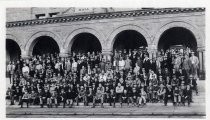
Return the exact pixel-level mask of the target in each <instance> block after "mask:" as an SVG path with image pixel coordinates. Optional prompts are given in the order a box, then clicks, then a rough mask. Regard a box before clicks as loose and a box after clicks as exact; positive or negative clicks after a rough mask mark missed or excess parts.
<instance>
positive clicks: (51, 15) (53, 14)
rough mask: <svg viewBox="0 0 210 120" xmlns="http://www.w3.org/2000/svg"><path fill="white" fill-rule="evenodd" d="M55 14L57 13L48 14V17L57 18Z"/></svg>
mask: <svg viewBox="0 0 210 120" xmlns="http://www.w3.org/2000/svg"><path fill="white" fill-rule="evenodd" d="M57 14H58V12H55V13H49V16H50V17H56V16H57Z"/></svg>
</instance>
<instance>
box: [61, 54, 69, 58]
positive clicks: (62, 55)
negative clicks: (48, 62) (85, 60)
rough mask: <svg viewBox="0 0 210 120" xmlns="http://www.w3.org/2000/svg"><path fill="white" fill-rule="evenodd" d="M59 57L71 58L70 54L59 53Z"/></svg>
mask: <svg viewBox="0 0 210 120" xmlns="http://www.w3.org/2000/svg"><path fill="white" fill-rule="evenodd" d="M59 56H60V57H64V58H65V57H69V54H68V53H59Z"/></svg>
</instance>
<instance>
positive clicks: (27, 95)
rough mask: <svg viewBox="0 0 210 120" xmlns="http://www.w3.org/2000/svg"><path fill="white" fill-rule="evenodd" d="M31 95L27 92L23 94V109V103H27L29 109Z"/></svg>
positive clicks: (21, 102)
mask: <svg viewBox="0 0 210 120" xmlns="http://www.w3.org/2000/svg"><path fill="white" fill-rule="evenodd" d="M30 97H31V96H30V94H29V93H28V91H25V92H24V94H23V97H22V99H21V101H20V104H21V108H23V103H24V102H25V103H26V104H27V108H28V107H29V99H30Z"/></svg>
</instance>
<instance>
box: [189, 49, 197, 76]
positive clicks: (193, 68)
mask: <svg viewBox="0 0 210 120" xmlns="http://www.w3.org/2000/svg"><path fill="white" fill-rule="evenodd" d="M190 61H191V66H190V69H191V74H192V75H193V77H194V78H195V79H198V75H197V70H198V64H199V60H198V57H196V56H195V55H194V52H192V56H191V57H190Z"/></svg>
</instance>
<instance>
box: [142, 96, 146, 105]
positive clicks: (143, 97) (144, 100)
mask: <svg viewBox="0 0 210 120" xmlns="http://www.w3.org/2000/svg"><path fill="white" fill-rule="evenodd" d="M142 100H143V103H144V104H146V98H145V96H142Z"/></svg>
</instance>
